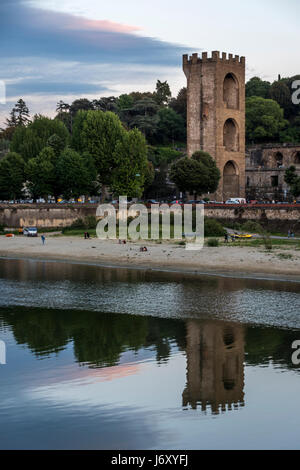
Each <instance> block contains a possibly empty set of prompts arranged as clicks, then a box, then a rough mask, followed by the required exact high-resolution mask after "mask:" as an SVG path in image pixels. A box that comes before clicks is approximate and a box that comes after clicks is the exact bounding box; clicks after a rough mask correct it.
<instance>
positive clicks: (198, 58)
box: [183, 51, 246, 66]
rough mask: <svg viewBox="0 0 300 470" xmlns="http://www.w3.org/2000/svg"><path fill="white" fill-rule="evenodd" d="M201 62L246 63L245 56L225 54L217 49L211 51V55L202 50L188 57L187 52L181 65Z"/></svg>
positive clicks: (242, 64)
mask: <svg viewBox="0 0 300 470" xmlns="http://www.w3.org/2000/svg"><path fill="white" fill-rule="evenodd" d="M203 62H223V63H226V64H235V65H238V64H239V65H241V66H244V65H245V63H246V58H245V57H240V56H238V55H233V54H227V53H226V52H222V54H220V52H219V51H213V52H212V53H211V57H209V56H208V52H202V54H201V55H200V54H199V55H198V54H197V53H195V54H192V55H191V56H190V57H189V56H188V54H185V55H184V56H183V65H184V66H186V65H195V64H200V63H203Z"/></svg>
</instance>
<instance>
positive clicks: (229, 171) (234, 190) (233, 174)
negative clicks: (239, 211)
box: [223, 160, 240, 201]
mask: <svg viewBox="0 0 300 470" xmlns="http://www.w3.org/2000/svg"><path fill="white" fill-rule="evenodd" d="M239 195H240V184H239V170H238V166H237V164H236V163H235V162H233V161H232V160H230V161H228V162H227V163H226V165H225V166H224V169H223V199H224V200H225V201H226V200H227V199H229V198H231V197H239Z"/></svg>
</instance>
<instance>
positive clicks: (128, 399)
mask: <svg viewBox="0 0 300 470" xmlns="http://www.w3.org/2000/svg"><path fill="white" fill-rule="evenodd" d="M0 340H2V341H5V344H6V353H7V364H6V365H0V448H2V449H74V448H75V449H155V448H157V449H159V448H164V449H246V448H256V449H258V448H267V449H271V448H275V449H276V448H279V449H299V448H300V439H299V424H300V408H299V391H300V380H299V378H300V377H299V373H300V367H299V366H298V367H297V366H294V365H293V364H292V360H291V356H292V353H293V350H292V348H291V345H292V343H293V342H294V341H295V340H300V283H297V282H277V281H267V280H266V281H264V280H247V279H230V278H225V277H223V278H222V277H205V276H203V277H193V276H192V275H182V274H175V273H157V272H156V273H154V272H146V271H142V270H140V271H134V270H127V269H109V268H100V267H96V266H84V265H76V264H67V263H56V262H38V261H23V260H22V261H13V260H0Z"/></svg>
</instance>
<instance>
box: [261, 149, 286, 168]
mask: <svg viewBox="0 0 300 470" xmlns="http://www.w3.org/2000/svg"><path fill="white" fill-rule="evenodd" d="M283 161H284V156H283V154H282V153H281V152H274V153H270V154H269V155H267V156H266V157H265V158H264V160H263V166H264V167H265V168H279V167H281V166H282V165H283Z"/></svg>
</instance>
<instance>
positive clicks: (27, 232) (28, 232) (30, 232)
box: [23, 227, 38, 237]
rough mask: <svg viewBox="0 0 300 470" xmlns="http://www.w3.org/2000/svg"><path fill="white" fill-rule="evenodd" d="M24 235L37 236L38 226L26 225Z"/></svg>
mask: <svg viewBox="0 0 300 470" xmlns="http://www.w3.org/2000/svg"><path fill="white" fill-rule="evenodd" d="M23 235H25V236H26V237H37V236H38V229H37V228H36V227H24V228H23Z"/></svg>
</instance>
